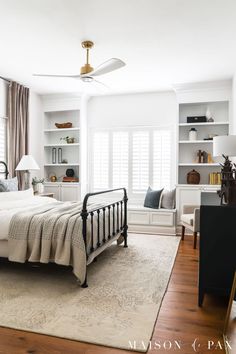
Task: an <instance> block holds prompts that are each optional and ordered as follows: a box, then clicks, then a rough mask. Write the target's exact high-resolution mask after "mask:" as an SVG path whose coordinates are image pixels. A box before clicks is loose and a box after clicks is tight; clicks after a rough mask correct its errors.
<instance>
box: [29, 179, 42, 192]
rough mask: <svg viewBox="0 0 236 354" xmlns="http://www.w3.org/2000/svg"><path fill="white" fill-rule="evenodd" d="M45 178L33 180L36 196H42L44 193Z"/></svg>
mask: <svg viewBox="0 0 236 354" xmlns="http://www.w3.org/2000/svg"><path fill="white" fill-rule="evenodd" d="M44 182H45V180H44V178H37V177H34V178H33V179H32V186H33V190H34V193H35V194H41V193H43V191H44Z"/></svg>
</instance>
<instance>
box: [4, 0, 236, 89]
mask: <svg viewBox="0 0 236 354" xmlns="http://www.w3.org/2000/svg"><path fill="white" fill-rule="evenodd" d="M235 33H236V1H235V0H99V1H98V0H20V1H19V0H0V53H1V57H0V75H1V76H4V77H8V78H10V79H13V80H16V81H18V82H21V83H23V84H25V85H27V86H28V87H30V88H31V89H32V90H34V91H36V92H38V93H44V94H46V93H61V92H78V93H80V92H89V91H90V90H91V87H92V86H91V85H89V84H83V83H81V82H79V81H76V80H73V79H48V78H38V77H33V76H32V73H35V72H37V73H51V74H74V73H79V71H80V66H82V65H83V64H84V61H85V53H84V50H83V49H82V48H81V45H80V42H81V41H82V40H85V39H90V40H93V41H94V42H95V47H94V49H93V50H92V52H91V64H92V65H93V66H94V67H96V66H97V65H98V64H100V63H101V62H103V61H105V60H107V59H108V58H111V57H118V58H121V59H123V60H124V61H125V62H126V64H127V65H126V67H125V68H122V69H120V70H117V71H116V72H113V73H110V74H107V75H104V76H102V77H100V80H101V81H102V82H104V83H105V84H107V85H108V86H109V87H110V90H111V91H109V90H108V91H107V92H128V91H137V92H138V91H151V90H163V89H164V90H165V89H170V88H171V87H172V84H173V83H181V82H183V83H184V82H195V81H208V80H219V79H227V78H231V77H232V75H233V74H234V71H235V67H236V35H235ZM102 91H103V87H102V86H101V88H100V86H99V85H98V88H95V92H97V93H99V92H102Z"/></svg>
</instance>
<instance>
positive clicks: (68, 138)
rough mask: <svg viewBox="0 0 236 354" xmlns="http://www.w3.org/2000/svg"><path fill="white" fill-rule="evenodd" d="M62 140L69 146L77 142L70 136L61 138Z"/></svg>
mask: <svg viewBox="0 0 236 354" xmlns="http://www.w3.org/2000/svg"><path fill="white" fill-rule="evenodd" d="M60 140H65V141H66V143H67V144H74V142H75V138H71V137H69V136H66V137H64V138H61V139H60Z"/></svg>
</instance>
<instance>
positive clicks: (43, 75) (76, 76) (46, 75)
mask: <svg viewBox="0 0 236 354" xmlns="http://www.w3.org/2000/svg"><path fill="white" fill-rule="evenodd" d="M33 76H42V77H68V78H73V79H79V78H80V75H51V74H33Z"/></svg>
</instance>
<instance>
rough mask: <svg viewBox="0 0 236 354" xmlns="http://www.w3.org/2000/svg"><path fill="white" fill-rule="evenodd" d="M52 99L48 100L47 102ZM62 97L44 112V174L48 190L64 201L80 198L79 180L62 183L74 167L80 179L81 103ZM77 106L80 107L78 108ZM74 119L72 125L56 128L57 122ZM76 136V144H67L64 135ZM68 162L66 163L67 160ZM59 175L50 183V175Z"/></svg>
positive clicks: (76, 175) (53, 101)
mask: <svg viewBox="0 0 236 354" xmlns="http://www.w3.org/2000/svg"><path fill="white" fill-rule="evenodd" d="M48 102H49V101H48V100H47V103H48ZM63 102H64V100H63V99H58V100H52V104H50V105H47V107H49V109H47V108H45V112H44V142H43V154H44V177H45V179H46V183H45V190H46V192H51V193H54V196H55V197H56V198H57V199H59V200H62V201H66V200H78V199H80V197H81V195H80V183H79V182H78V183H77V182H71V183H65V182H62V179H63V177H64V176H66V170H67V169H73V170H74V173H75V175H74V177H77V178H78V181H80V105H79V104H78V106H77V104H76V105H74V104H73V105H72V107H70V105H68V104H66V106H65V107H63ZM76 106H77V107H76ZM66 122H71V123H72V127H71V128H57V127H56V126H55V123H66ZM66 137H70V138H74V143H67V142H66V140H65V138H66ZM59 149H60V151H61V152H62V161H63V160H64V162H62V163H61V162H60V161H59V153H58V152H59ZM53 150H54V151H56V160H53ZM65 161H66V162H65ZM52 175H53V176H56V178H57V181H56V182H51V181H50V177H51V176H52Z"/></svg>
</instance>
